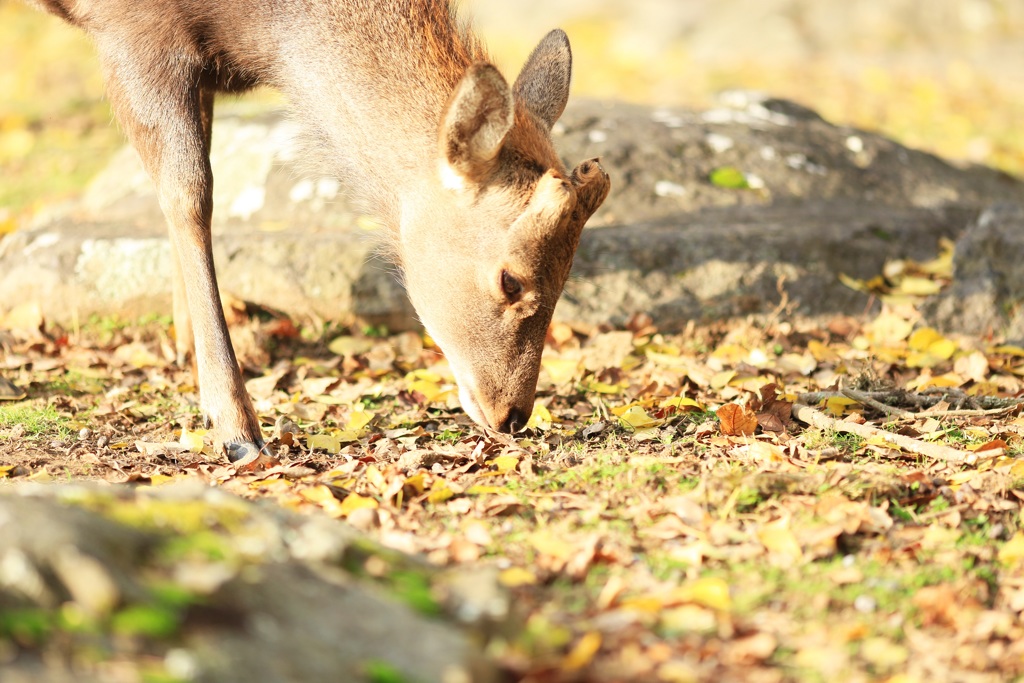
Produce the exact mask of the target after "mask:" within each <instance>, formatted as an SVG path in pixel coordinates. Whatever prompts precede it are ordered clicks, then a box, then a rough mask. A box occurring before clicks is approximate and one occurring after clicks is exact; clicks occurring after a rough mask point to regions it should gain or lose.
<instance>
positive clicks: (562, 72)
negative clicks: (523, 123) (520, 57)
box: [513, 28, 572, 129]
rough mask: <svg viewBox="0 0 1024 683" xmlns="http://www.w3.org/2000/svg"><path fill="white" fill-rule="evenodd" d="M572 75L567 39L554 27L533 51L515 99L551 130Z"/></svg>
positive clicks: (524, 68)
mask: <svg viewBox="0 0 1024 683" xmlns="http://www.w3.org/2000/svg"><path fill="white" fill-rule="evenodd" d="M571 76H572V51H571V50H570V49H569V37H568V36H566V35H565V31H563V30H562V29H559V28H556V29H555V30H554V31H551V32H550V33H548V34H547V35H546V36H544V38H543V39H542V40H541V41H540V43H538V44H537V47H535V48H533V52H532V53H530V57H529V59H527V60H526V64H525V65H524V66H523V70H522V71H520V72H519V77H518V78H516V84H515V87H514V88H513V89H514V91H515V94H516V98H517V99H518V100H519V101H520V102H522V103H523V104H525V105H526V108H527V109H529V110H530V111H531V112H533V114H534V115H535V116H536V117H537V118H539V119H540V120H541V121H543V122H544V123H546V124H547V127H548V128H549V129H550V128H551V127H552V126H553V125H555V121H557V120H558V117H559V116H561V115H562V112H563V111H564V110H565V103H566V102H567V101H568V100H569V79H570V77H571Z"/></svg>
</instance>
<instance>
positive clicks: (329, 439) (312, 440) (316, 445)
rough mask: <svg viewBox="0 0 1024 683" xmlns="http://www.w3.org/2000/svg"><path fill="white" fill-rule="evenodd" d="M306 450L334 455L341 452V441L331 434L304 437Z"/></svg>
mask: <svg viewBox="0 0 1024 683" xmlns="http://www.w3.org/2000/svg"><path fill="white" fill-rule="evenodd" d="M306 448H307V449H308V450H314V449H316V450H322V451H327V452H328V453H330V454H331V455H336V454H337V453H338V451H340V450H341V439H339V438H338V437H337V436H335V435H333V434H310V435H309V436H307V437H306Z"/></svg>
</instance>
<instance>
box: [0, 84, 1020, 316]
mask: <svg viewBox="0 0 1024 683" xmlns="http://www.w3.org/2000/svg"><path fill="white" fill-rule="evenodd" d="M296 132H297V131H296V129H295V125H294V123H292V122H290V121H289V120H288V119H287V118H286V117H285V116H284V115H283V114H282V113H281V112H278V111H270V112H267V111H257V112H247V111H242V110H234V111H230V110H229V111H228V112H227V113H226V114H224V115H222V116H220V118H219V119H218V120H217V122H216V124H215V130H214V146H213V153H212V157H213V165H214V173H215V177H216V181H215V211H214V232H215V240H214V244H215V258H216V260H217V265H218V272H219V274H220V280H221V283H222V288H223V290H225V291H227V292H230V293H231V294H233V295H235V296H238V297H241V298H243V299H246V300H249V301H253V302H256V303H259V304H261V305H264V306H268V307H271V308H277V309H281V310H284V311H288V312H290V313H293V314H297V315H304V314H316V315H319V316H324V317H330V318H335V319H339V318H340V319H342V320H351V319H359V320H362V321H365V322H368V323H372V324H384V325H388V326H390V327H391V328H393V329H401V328H403V327H408V326H410V325H412V324H413V317H412V315H411V308H410V306H409V304H408V302H407V301H406V299H405V296H404V293H403V292H402V291H401V288H400V287H399V286H398V284H397V281H396V280H395V279H394V277H393V273H392V270H393V268H392V267H391V266H390V265H389V264H387V263H385V262H383V261H382V260H381V259H379V258H375V257H374V245H375V243H376V241H377V240H378V239H379V237H380V235H381V230H382V228H381V227H380V226H378V225H377V224H376V223H375V222H374V220H373V218H372V217H370V216H365V215H362V214H361V213H360V211H359V210H358V209H357V208H356V207H355V206H354V205H353V204H352V203H351V202H350V201H349V200H348V199H347V198H346V197H347V194H346V191H345V188H343V187H341V185H340V184H339V183H338V182H337V181H335V180H334V179H332V178H329V177H326V176H322V175H318V174H313V175H307V174H306V173H304V172H303V169H304V168H306V167H308V166H309V164H307V163H306V162H305V160H304V158H303V155H302V153H301V152H299V150H300V149H301V148H300V147H298V146H297V145H296V144H295V142H294V138H295V133H296ZM555 138H556V144H557V145H558V147H559V149H560V150H561V152H562V154H563V156H564V158H565V159H566V161H567V163H575V162H577V161H579V160H581V159H583V158H587V157H591V156H600V157H601V158H602V162H603V163H604V165H605V166H606V168H607V170H608V172H609V173H610V174H611V177H612V193H611V195H610V196H609V198H608V200H607V201H606V203H605V205H604V206H603V207H602V208H601V209H600V210H599V211H598V213H597V214H595V216H594V218H593V219H592V220H591V227H589V228H588V229H587V230H586V231H585V232H584V236H583V239H582V243H581V246H580V251H579V253H578V255H577V258H576V263H575V269H574V276H573V278H572V280H571V281H570V283H569V284H568V286H567V288H566V293H565V296H564V297H563V300H562V303H561V304H560V306H559V308H558V310H557V312H556V315H557V316H558V317H561V318H563V319H569V320H576V321H582V322H588V323H595V324H601V323H611V324H621V323H622V322H624V321H625V320H626V319H627V318H628V317H629V316H630V315H632V314H633V313H636V312H647V313H649V314H651V315H652V316H653V317H654V319H655V321H656V322H658V323H659V324H661V325H662V326H663V327H664V328H665V329H672V328H676V327H679V326H681V325H683V324H685V322H686V321H687V320H690V319H694V318H706V317H722V316H732V315H745V314H750V313H765V312H768V311H771V310H772V309H773V308H774V307H775V306H776V305H777V304H778V303H779V301H780V300H781V294H780V291H785V292H786V294H787V295H788V297H789V299H790V301H792V302H794V303H795V305H796V310H797V311H799V312H802V313H806V314H811V315H818V314H831V313H841V312H847V313H851V312H858V313H859V312H861V311H862V310H863V308H864V305H865V304H866V302H867V299H866V297H865V295H863V294H860V293H857V292H853V291H852V290H849V289H848V288H846V287H845V286H843V285H842V284H841V282H840V280H839V275H840V274H841V273H845V274H847V275H850V276H853V277H861V278H863V277H870V276H872V275H875V274H877V273H879V272H880V271H881V268H882V265H883V263H884V262H885V261H886V260H887V259H893V258H914V259H918V260H921V259H927V258H930V257H931V256H933V255H934V254H935V253H936V252H937V248H938V241H939V238H941V237H950V238H956V237H958V236H959V235H961V234H962V233H963V232H964V231H965V230H966V229H967V227H968V226H969V225H971V224H972V222H973V221H974V220H975V217H976V216H977V214H978V213H979V212H981V211H983V210H985V209H986V208H987V207H989V206H990V205H992V204H994V203H1007V204H1022V205H1024V185H1022V184H1021V182H1020V181H1019V180H1017V179H1014V178H1012V177H1010V176H1008V175H1006V174H1004V173H1000V172H998V171H996V170H993V169H989V168H984V167H978V166H973V167H966V168H961V167H956V166H953V165H951V164H949V163H946V162H944V161H943V160H941V159H939V158H937V157H935V156H933V155H930V154H926V153H923V152H918V151H915V150H911V149H908V148H906V147H903V146H901V145H899V144H898V143H895V142H893V141H891V140H889V139H886V138H884V137H881V136H879V135H876V134H873V133H869V132H866V131H860V130H855V129H851V128H847V127H841V126H834V125H832V124H830V123H828V122H826V121H824V120H823V119H821V117H819V116H818V115H817V114H815V113H814V112H812V111H810V110H808V109H806V108H804V107H801V106H799V105H797V104H794V103H791V102H787V101H782V100H774V99H770V98H764V97H761V96H758V95H756V94H751V93H747V92H733V93H726V95H725V96H724V97H723V99H722V104H721V106H720V107H718V108H715V109H711V110H707V111H686V110H677V109H659V108H649V107H640V106H630V105H624V104H608V103H598V102H582V103H576V104H574V105H572V106H570V108H569V109H568V110H567V112H566V114H565V115H564V117H563V119H562V121H561V122H560V123H559V124H558V125H557V126H556V129H555ZM0 292H2V293H3V298H2V300H0V306H2V305H4V304H5V303H6V302H9V301H24V300H38V301H40V302H41V303H42V304H43V305H44V310H45V312H46V313H47V314H48V315H49V316H51V317H52V318H56V319H68V318H71V317H72V316H74V315H78V316H84V315H87V314H89V313H93V312H98V313H110V312H118V313H120V314H122V315H126V316H131V315H133V314H138V313H143V312H151V311H169V310H170V308H169V300H170V264H169V246H168V243H167V240H166V238H165V229H164V227H163V219H162V217H161V216H160V212H159V209H158V206H157V203H156V199H155V196H154V193H153V190H152V187H151V185H150V183H149V180H148V178H147V177H146V175H145V173H144V172H143V171H142V169H141V167H140V165H139V163H138V160H137V158H136V156H135V154H134V152H132V151H131V150H130V149H126V150H124V151H122V152H121V153H119V154H118V155H117V156H116V157H115V158H114V159H113V160H112V161H111V164H110V166H109V167H108V168H107V170H106V171H104V172H103V173H102V174H101V175H100V176H99V177H98V178H97V179H96V180H95V182H94V183H93V184H92V186H91V187H90V188H89V190H88V192H87V193H86V195H85V197H84V198H83V200H82V201H81V202H79V203H77V204H75V205H73V206H71V207H69V208H66V209H65V210H63V211H60V212H55V215H54V216H52V217H51V218H50V219H49V220H46V221H42V222H40V224H39V225H37V226H36V227H35V228H34V229H32V230H26V231H22V232H19V233H16V234H14V235H13V236H10V237H8V238H6V239H5V240H4V241H3V242H0Z"/></svg>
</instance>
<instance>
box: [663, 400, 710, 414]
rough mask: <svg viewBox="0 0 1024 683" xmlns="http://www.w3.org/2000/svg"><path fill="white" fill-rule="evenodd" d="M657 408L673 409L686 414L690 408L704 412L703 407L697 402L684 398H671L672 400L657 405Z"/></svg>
mask: <svg viewBox="0 0 1024 683" xmlns="http://www.w3.org/2000/svg"><path fill="white" fill-rule="evenodd" d="M658 407H659V408H675V409H676V410H677V411H679V412H681V413H682V412H687V411H688V410H689V409H690V408H693V409H694V410H704V406H703V405H701V404H700V403H699V402H697V401H694V400H693V399H692V398H687V397H686V396H673V397H672V398H666V399H665V400H664V401H662V402H661V403H659V404H658Z"/></svg>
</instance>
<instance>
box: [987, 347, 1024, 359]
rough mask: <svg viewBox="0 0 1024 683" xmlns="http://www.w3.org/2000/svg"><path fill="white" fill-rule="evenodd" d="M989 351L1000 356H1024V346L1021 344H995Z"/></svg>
mask: <svg viewBox="0 0 1024 683" xmlns="http://www.w3.org/2000/svg"><path fill="white" fill-rule="evenodd" d="M989 353H993V354H998V355H1000V356H1016V357H1018V358H1024V348H1022V347H1020V346H1014V345H1012V344H1003V345H1001V346H993V347H992V348H991V349H989Z"/></svg>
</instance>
